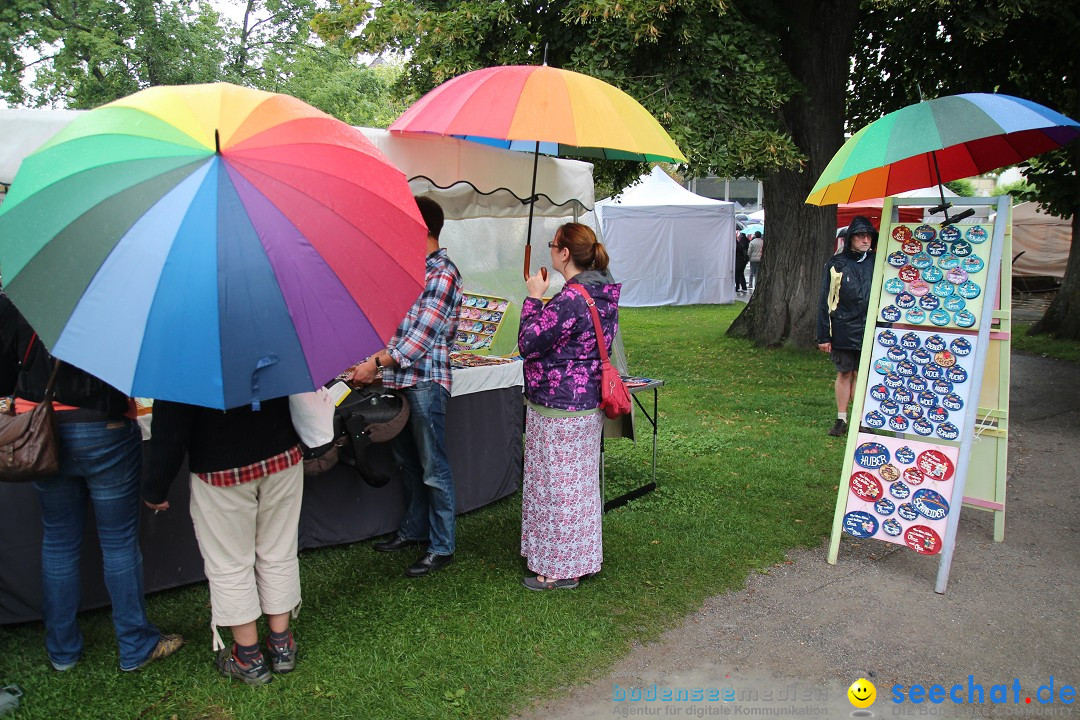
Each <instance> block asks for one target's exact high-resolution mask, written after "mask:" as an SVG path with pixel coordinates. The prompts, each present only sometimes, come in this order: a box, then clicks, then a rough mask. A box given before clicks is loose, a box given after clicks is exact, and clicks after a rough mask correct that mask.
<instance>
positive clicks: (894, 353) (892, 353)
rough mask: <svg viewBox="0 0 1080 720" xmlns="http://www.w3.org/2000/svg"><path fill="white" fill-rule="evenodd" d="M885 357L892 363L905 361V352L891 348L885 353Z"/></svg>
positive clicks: (899, 348)
mask: <svg viewBox="0 0 1080 720" xmlns="http://www.w3.org/2000/svg"><path fill="white" fill-rule="evenodd" d="M885 357H887V358H889V359H890V360H892V361H893V362H900V361H901V360H907V351H906V350H904V349H903V348H901V347H891V348H889V350H888V352H886V353H885Z"/></svg>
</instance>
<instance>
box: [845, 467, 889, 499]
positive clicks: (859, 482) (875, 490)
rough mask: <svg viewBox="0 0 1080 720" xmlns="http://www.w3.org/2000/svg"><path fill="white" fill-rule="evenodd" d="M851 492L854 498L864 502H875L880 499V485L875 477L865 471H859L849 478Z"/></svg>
mask: <svg viewBox="0 0 1080 720" xmlns="http://www.w3.org/2000/svg"><path fill="white" fill-rule="evenodd" d="M850 484H851V492H853V493H855V496H856V497H858V498H859V499H860V500H863V501H865V502H876V501H877V500H879V499H880V498H881V493H882V489H881V483H880V482H879V481H878V479H877V478H876V477H874V476H873V475H871V474H870V473H868V472H866V471H865V470H859V471H857V472H855V473H854V474H853V475H852V476H851V483H850Z"/></svg>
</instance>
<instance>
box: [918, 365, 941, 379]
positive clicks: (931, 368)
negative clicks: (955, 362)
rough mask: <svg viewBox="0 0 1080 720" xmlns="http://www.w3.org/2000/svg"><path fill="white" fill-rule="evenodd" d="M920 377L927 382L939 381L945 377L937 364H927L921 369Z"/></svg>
mask: <svg viewBox="0 0 1080 720" xmlns="http://www.w3.org/2000/svg"><path fill="white" fill-rule="evenodd" d="M922 375H923V377H924V378H926V379H927V380H940V379H941V378H942V377H944V376H945V369H944V368H942V367H941V366H940V365H938V364H937V363H927V364H926V365H925V366H924V367H923V369H922Z"/></svg>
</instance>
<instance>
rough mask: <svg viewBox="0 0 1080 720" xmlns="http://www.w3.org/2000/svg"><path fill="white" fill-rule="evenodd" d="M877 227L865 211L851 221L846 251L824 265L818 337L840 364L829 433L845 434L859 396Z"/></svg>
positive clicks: (836, 363) (820, 342)
mask: <svg viewBox="0 0 1080 720" xmlns="http://www.w3.org/2000/svg"><path fill="white" fill-rule="evenodd" d="M876 242H877V231H876V230H875V229H874V226H873V224H871V222H870V220H869V219H868V218H866V217H863V216H862V215H859V216H856V217H855V218H853V219H852V221H851V224H850V225H848V229H847V233H846V235H845V237H844V249H843V250H842V251H840V252H838V253H837V254H836V255H833V256H832V257H831V258H829V260H828V262H826V263H825V277H824V280H823V281H822V287H821V298H820V300H819V301H818V320H817V341H818V348H819V349H820V350H821V351H822V352H827V353H829V356H830V357H831V358H832V361H833V364H834V365H835V366H836V386H835V389H836V424H834V425H833V426H832V429H830V430H829V435H832V436H833V437H842V436H844V435H846V434H847V430H848V423H847V421H848V416H847V409H848V404H849V403H850V402H851V399H852V396H853V395H854V394H855V376H856V373H857V371H858V369H859V351H860V350H861V349H862V341H863V328H864V327H865V326H866V311H867V306H868V305H869V302H870V285H871V282H872V281H873V277H874V251H873V246H874V245H875V244H876Z"/></svg>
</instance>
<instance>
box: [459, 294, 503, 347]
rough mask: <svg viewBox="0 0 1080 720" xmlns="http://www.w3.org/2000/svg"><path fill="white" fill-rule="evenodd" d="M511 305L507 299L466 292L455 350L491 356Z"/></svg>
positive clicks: (460, 311) (460, 310) (460, 309)
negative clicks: (492, 348) (492, 347)
mask: <svg viewBox="0 0 1080 720" xmlns="http://www.w3.org/2000/svg"><path fill="white" fill-rule="evenodd" d="M508 305H509V302H508V301H507V300H506V298H500V297H494V296H492V295H479V294H477V293H472V292H466V293H464V294H463V295H462V297H461V307H460V308H459V309H458V327H457V335H455V337H454V352H457V353H473V354H479V355H489V354H490V353H491V346H492V343H494V342H495V337H496V335H497V334H498V332H499V329H500V328H501V327H502V325H503V317H505V315H506V310H507V307H508Z"/></svg>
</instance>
